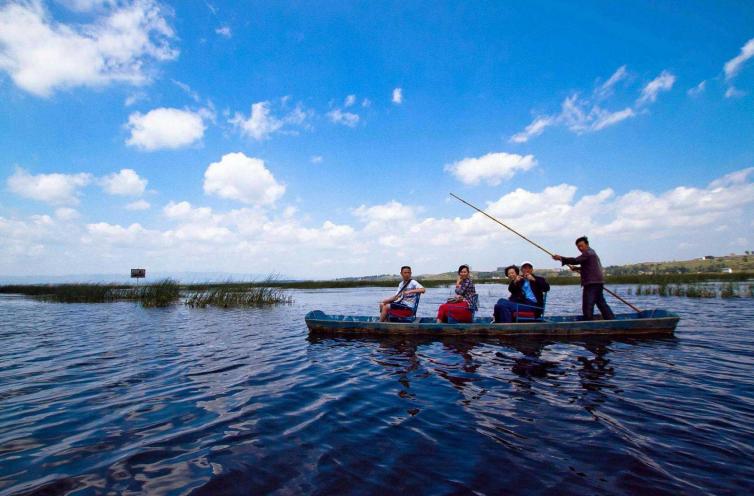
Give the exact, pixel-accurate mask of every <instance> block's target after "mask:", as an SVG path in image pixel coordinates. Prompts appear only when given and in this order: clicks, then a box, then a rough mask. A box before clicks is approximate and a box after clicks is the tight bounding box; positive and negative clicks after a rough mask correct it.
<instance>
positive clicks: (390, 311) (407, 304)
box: [380, 265, 426, 322]
mask: <svg viewBox="0 0 754 496" xmlns="http://www.w3.org/2000/svg"><path fill="white" fill-rule="evenodd" d="M425 291H426V290H425V289H424V286H422V285H421V284H419V283H418V282H417V281H416V280H414V279H412V278H411V267H409V266H408V265H404V266H403V267H401V282H400V283H399V284H398V291H397V292H396V293H395V294H394V295H393V296H391V297H390V298H386V299H384V300H382V301H381V302H380V322H385V321H386V320H387V318H388V315H393V316H395V317H409V316H411V315H413V313H414V310H415V307H416V298H417V296H416V295H418V294H423V293H424V292H425Z"/></svg>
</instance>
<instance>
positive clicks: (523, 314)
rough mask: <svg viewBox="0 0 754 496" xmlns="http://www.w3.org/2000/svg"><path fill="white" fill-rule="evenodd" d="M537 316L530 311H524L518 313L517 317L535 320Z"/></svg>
mask: <svg viewBox="0 0 754 496" xmlns="http://www.w3.org/2000/svg"><path fill="white" fill-rule="evenodd" d="M536 316H537V314H536V313H534V312H531V311H528V310H523V311H521V312H516V317H526V318H534V317H536Z"/></svg>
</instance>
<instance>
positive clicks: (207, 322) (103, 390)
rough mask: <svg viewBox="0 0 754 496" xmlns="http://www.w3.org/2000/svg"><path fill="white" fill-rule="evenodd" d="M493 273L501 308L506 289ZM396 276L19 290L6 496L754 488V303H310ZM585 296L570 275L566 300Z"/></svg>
mask: <svg viewBox="0 0 754 496" xmlns="http://www.w3.org/2000/svg"><path fill="white" fill-rule="evenodd" d="M477 289H478V291H479V293H480V295H481V300H482V308H481V313H482V314H485V315H486V314H489V313H491V311H490V306H489V305H490V304H491V303H492V302H493V301H494V300H495V299H496V298H497V297H498V296H499V295H501V294H504V293H505V291H503V289H502V287H501V286H481V285H480V286H478V287H477ZM386 293H387V291H386V290H385V289H384V288H362V289H349V290H317V291H292V294H293V296H294V298H295V303H294V304H292V305H290V306H281V307H277V308H270V309H244V310H223V309H189V308H186V307H184V306H183V305H176V306H173V307H171V308H166V309H144V308H141V307H139V306H137V305H134V304H133V303H108V304H51V303H41V302H36V301H34V300H30V299H26V298H21V297H13V296H9V297H2V298H0V345H1V346H0V494H3V495H5V494H23V493H37V494H81V495H84V494H106V493H110V494H136V493H148V494H208V495H218V494H267V493H276V494H323V495H324V494H396V493H405V494H433V495H434V494H441V495H442V494H500V493H525V494H635V493H647V492H652V493H654V494H681V493H683V494H750V493H752V492H753V491H754V463H753V460H754V447H753V446H754V300H752V299H731V300H720V299H717V300H693V299H685V298H655V297H642V298H636V299H635V301H636V302H638V303H639V304H640V305H641V306H643V307H645V308H651V307H661V308H667V309H670V310H674V311H676V312H678V313H679V314H681V316H682V320H681V322H680V324H679V327H678V329H677V331H676V335H675V337H672V338H663V339H657V338H654V339H637V340H629V339H579V340H573V339H571V340H560V341H553V340H547V341H541V340H531V339H527V340H522V339H519V340H514V341H510V340H509V341H502V340H496V339H470V338H465V339H442V340H440V339H438V340H431V339H406V338H401V339H356V338H350V339H344V338H341V339H333V338H327V339H325V338H313V337H309V336H308V333H307V329H306V326H305V324H304V319H303V318H304V315H305V314H306V312H307V311H309V310H311V309H315V308H319V309H322V310H324V311H326V312H337V313H369V314H374V313H375V312H376V308H377V305H376V302H377V301H378V300H379V299H380V298H382V297H384V296H385V295H386ZM448 293H449V290H448V289H447V288H438V289H431V290H428V294H427V295H425V297H424V298H423V299H422V304H421V307H420V312H419V313H420V314H421V315H423V316H430V315H433V313H434V311H435V310H436V308H437V305H438V304H439V303H440V302H441V301H443V300H444V299H445V297H446V296H447V295H448ZM579 297H580V294H579V288H577V287H554V288H553V291H552V292H551V293H550V295H549V298H548V312H549V313H562V312H568V313H578V309H579V306H580V302H579ZM610 302H611V304H612V306H613V309H614V310H621V309H620V306H619V305H620V304H619V303H617V302H615V301H614V300H611V301H610ZM621 311H622V310H621Z"/></svg>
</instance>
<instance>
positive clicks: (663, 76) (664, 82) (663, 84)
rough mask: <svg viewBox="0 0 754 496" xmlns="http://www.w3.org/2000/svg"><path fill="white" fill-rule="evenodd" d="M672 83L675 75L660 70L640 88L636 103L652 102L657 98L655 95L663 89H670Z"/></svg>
mask: <svg viewBox="0 0 754 496" xmlns="http://www.w3.org/2000/svg"><path fill="white" fill-rule="evenodd" d="M674 83H675V76H674V75H673V74H672V73H670V72H668V71H662V72H661V73H660V75H659V76H657V77H656V78H654V79H653V80H652V81H650V82H649V83H647V85H646V86H644V88H642V90H641V95H640V96H639V98H638V99H637V100H636V104H637V105H644V104H646V103H654V101H655V100H657V95H658V94H660V93H661V92H663V91H670V90H671V89H672V88H673V84H674Z"/></svg>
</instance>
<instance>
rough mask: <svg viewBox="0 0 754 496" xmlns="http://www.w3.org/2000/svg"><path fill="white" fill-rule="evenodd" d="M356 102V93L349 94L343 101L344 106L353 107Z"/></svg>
mask: <svg viewBox="0 0 754 496" xmlns="http://www.w3.org/2000/svg"><path fill="white" fill-rule="evenodd" d="M355 103H356V95H348V96H347V97H346V99H345V100H344V101H343V106H344V107H346V108H348V107H352V106H353V105H354V104H355Z"/></svg>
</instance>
